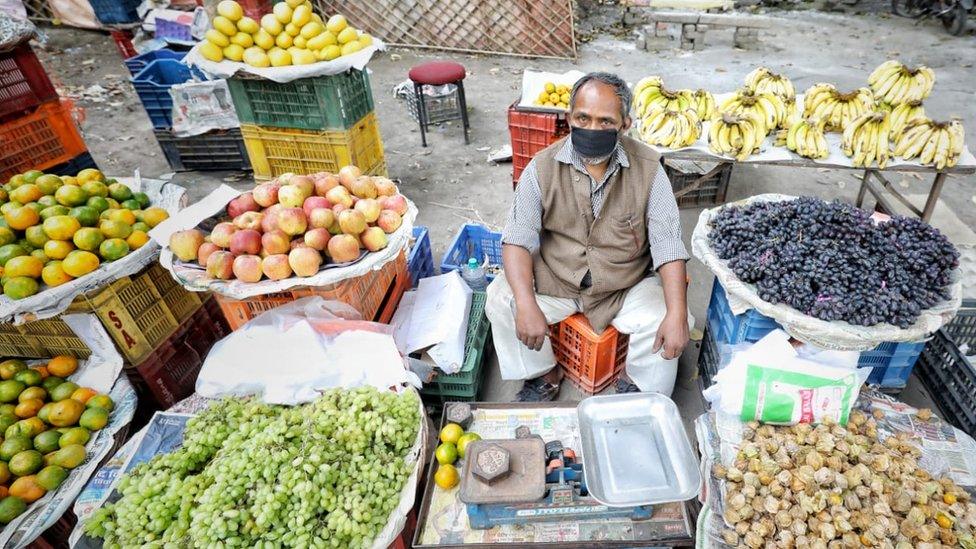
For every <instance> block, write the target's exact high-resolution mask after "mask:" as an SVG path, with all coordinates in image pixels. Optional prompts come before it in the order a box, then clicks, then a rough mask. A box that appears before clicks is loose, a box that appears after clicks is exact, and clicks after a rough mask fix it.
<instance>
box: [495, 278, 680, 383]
mask: <svg viewBox="0 0 976 549" xmlns="http://www.w3.org/2000/svg"><path fill="white" fill-rule="evenodd" d="M487 292H488V300H487V302H486V303H485V313H486V314H487V315H488V320H490V321H491V331H492V337H493V338H494V341H495V351H496V352H497V354H498V365H499V368H500V370H501V376H502V379H532V378H536V377H539V376H541V375H543V374H545V373H546V372H548V371H549V370H551V369H552V368H553V367H555V366H556V358H555V356H554V355H553V353H552V344H551V342H550V341H549V339H548V338H547V339H546V341H545V343H544V344H543V345H542V349H540V350H539V351H533V350H531V349H529V348H528V347H526V346H525V345H524V344H523V343H522V342H521V341H519V340H518V335H517V334H516V330H515V297H514V295H513V294H512V288H511V287H510V286H509V285H508V281H507V280H506V279H505V275H500V276H497V277H495V280H493V281H492V283H491V284H490V285H489V286H488V290H487ZM535 299H536V302H537V303H538V304H539V308H540V309H542V314H543V315H545V317H546V322H547V323H548V324H556V323H559V322H562V321H563V320H565V319H567V318H569V317H570V316H572V315H574V314H576V313H578V312H580V311H581V309H580V303H579V302H578V301H577V300H575V299H566V298H560V297H552V296H548V295H540V294H536V296H535ZM666 312H667V307H666V306H665V303H664V290H663V289H662V288H661V283H660V281H659V280H658V279H657V277H648V278H645V279H644V280H642V281H641V282H639V283H638V284H637V285H636V286H634V287H633V288H631V289H630V290H629V291H628V292H627V296H626V297H625V298H624V304H623V307H622V308H621V309H620V312H619V313H617V317H616V318H614V319H613V322H612V324H613V327H614V328H616V329H617V331H619V332H620V333H624V334H630V347H629V348H628V350H627V366H626V372H627V376H628V377H629V378H630V379H631V380H632V381H633V382H634V384H635V385H637V386H638V387H640V390H641V391H647V392H656V393H662V394H665V395H668V396H670V395H671V392H672V391H673V390H674V380H675V377H676V376H677V374H678V359H677V358H674V359H671V360H666V359H664V358H662V357H661V353H662V352H663V349H662V350H659V351H658V352H657V353H652V352H651V349H652V348H653V347H654V338H655V337H656V336H657V329H658V326H660V325H661V321H662V320H664V315H665V313H666ZM694 323H695V321H694V318H692V316H691V313H690V312H689V313H688V329H689V330H690V329H691V327H692V326H693V325H694Z"/></svg>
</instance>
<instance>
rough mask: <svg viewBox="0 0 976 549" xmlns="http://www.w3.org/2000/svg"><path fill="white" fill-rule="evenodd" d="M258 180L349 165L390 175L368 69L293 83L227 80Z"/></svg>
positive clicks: (243, 78)
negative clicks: (374, 109)
mask: <svg viewBox="0 0 976 549" xmlns="http://www.w3.org/2000/svg"><path fill="white" fill-rule="evenodd" d="M227 85H228V87H229V88H230V93H231V96H232V98H233V101H234V108H235V109H236V110H237V117H238V118H239V119H240V121H241V132H242V133H243V135H244V145H245V147H246V148H247V153H248V156H250V158H251V166H252V168H253V169H254V177H255V179H260V180H266V179H271V178H273V177H277V176H279V175H281V174H284V173H297V174H310V173H315V172H333V173H335V172H338V171H339V169H340V168H342V167H343V166H347V165H350V164H352V165H356V166H358V167H359V168H360V169H361V170H362V171H363V173H366V174H370V175H384V176H385V175H386V161H385V158H384V156H383V141H382V140H381V139H380V132H379V125H378V123H377V120H376V113H375V112H374V111H373V93H372V90H371V89H370V84H369V75H368V74H367V73H366V71H359V70H355V69H351V70H348V71H346V72H344V73H340V74H334V75H329V76H317V77H314V78H301V79H298V80H294V81H291V82H273V81H270V80H265V79H263V78H258V77H254V76H252V75H238V76H234V77H232V78H229V79H228V80H227Z"/></svg>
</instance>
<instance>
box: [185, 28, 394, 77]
mask: <svg viewBox="0 0 976 549" xmlns="http://www.w3.org/2000/svg"><path fill="white" fill-rule="evenodd" d="M384 49H386V45H385V44H383V42H382V41H381V40H379V39H378V38H375V37H374V38H373V45H372V46H368V47H366V48H363V49H361V50H359V51H357V52H356V53H353V54H350V55H343V56H342V57H339V58H338V59H333V60H332V61H319V62H318V63H312V64H310V65H289V66H287V67H265V68H260V67H252V66H250V65H248V64H246V63H239V62H237V61H230V60H228V59H224V60H223V61H220V62H214V61H210V60H208V59H206V58H204V57H203V55H202V54H201V53H200V46H199V45H197V46H194V48H193V49H192V50H190V51H189V53H187V54H186V57H184V58H183V63H184V64H186V65H189V66H191V67H197V68H199V69H201V70H203V71H204V72H206V73H208V74H211V75H213V76H216V77H218V78H230V77H231V76H234V75H235V74H237V73H238V72H240V73H245V74H253V75H256V76H260V77H261V78H267V79H268V80H272V81H274V82H282V83H283V82H291V81H293V80H298V79H300V78H313V77H316V76H329V75H333V74H339V73H343V72H346V71H347V70H349V69H356V70H360V71H361V70H363V69H364V68H365V67H366V64H367V63H369V60H370V58H372V57H373V53H375V52H377V51H380V50H384Z"/></svg>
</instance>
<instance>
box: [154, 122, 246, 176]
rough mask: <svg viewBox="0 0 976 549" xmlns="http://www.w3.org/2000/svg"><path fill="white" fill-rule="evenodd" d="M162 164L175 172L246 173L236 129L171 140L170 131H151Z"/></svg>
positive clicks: (242, 140) (241, 143)
mask: <svg viewBox="0 0 976 549" xmlns="http://www.w3.org/2000/svg"><path fill="white" fill-rule="evenodd" d="M154 131H155V133H156V140H158V141H159V146H160V147H161V148H162V149H163V154H165V155H166V161H167V162H169V165H170V167H171V168H173V169H174V170H177V171H184V170H200V171H207V170H250V169H251V161H250V159H249V158H248V156H247V149H245V148H244V138H243V137H242V136H241V130H240V129H237V128H235V129H232V130H212V131H209V132H207V133H204V134H200V135H194V136H192V137H175V136H173V133H172V132H171V131H170V130H154Z"/></svg>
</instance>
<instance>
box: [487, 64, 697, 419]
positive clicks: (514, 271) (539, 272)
mask: <svg viewBox="0 0 976 549" xmlns="http://www.w3.org/2000/svg"><path fill="white" fill-rule="evenodd" d="M630 103H631V92H630V90H629V89H628V88H627V84H626V83H625V82H624V81H623V80H622V79H621V78H619V77H618V76H616V75H613V74H608V73H603V72H595V73H590V74H587V75H586V76H583V77H582V78H580V79H579V80H578V81H577V82H576V84H575V85H574V86H573V90H572V92H571V93H570V100H569V114H568V120H569V125H570V134H569V136H568V137H566V138H563V139H561V140H559V141H557V142H556V143H554V144H552V145H550V146H549V147H547V148H546V149H544V150H542V151H541V152H540V153H539V154H537V155H536V156H535V158H533V159H532V161H531V162H529V164H528V166H527V167H526V168H525V170H524V171H523V172H522V176H521V177H520V178H519V183H518V187H517V188H516V190H515V198H514V201H513V203H512V209H511V212H510V214H509V217H508V222H507V224H506V226H505V230H504V233H503V236H502V262H503V264H504V267H505V276H499V277H496V278H495V280H494V281H493V282H492V283H491V285H490V286H489V287H488V290H487V292H488V296H487V297H488V299H487V304H486V307H485V312H486V313H487V315H488V318H489V320H491V326H492V334H493V336H494V341H495V348H496V351H497V354H498V362H499V367H500V369H501V376H502V378H503V379H510V380H515V379H521V380H524V383H523V386H522V389H521V391H519V393H518V396H517V400H519V401H548V400H553V399H554V398H555V397H556V396H557V394H558V392H559V383H560V381H561V380H562V371H561V369H560V368H556V367H555V366H556V359H555V357H554V355H553V351H552V345H551V344H550V342H549V340H548V337H547V335H548V331H549V326H550V325H552V324H556V323H559V322H561V321H562V320H564V319H566V318H568V317H569V316H571V315H573V314H575V313H578V312H582V313H583V314H584V315H586V318H587V319H588V320H589V322H590V324H591V326H592V327H593V329H594V330H595V331H596V332H597V333H602V332H603V330H604V329H606V328H607V326H610V325H612V326H613V327H614V328H616V329H617V330H618V331H619V332H621V333H625V334H630V336H631V337H630V348H629V350H628V352H627V364H626V371H625V374H624V375H622V376H621V378H620V379H618V381H617V387H616V389H617V392H633V391H638V390H640V391H654V392H659V393H663V394H665V395H670V394H671V391H672V390H673V389H674V381H675V377H676V375H677V368H678V357H679V356H680V355H681V352H682V351H683V350H684V348H685V346H686V345H687V344H688V333H689V330H690V327H691V325H692V324H693V322H694V320H693V319H692V317H691V315H690V314H689V312H688V306H687V286H686V284H687V282H686V275H685V261H687V260H688V257H689V256H688V252H687V250H686V249H685V246H684V244H683V243H682V241H681V223H680V219H679V216H678V205H677V203H676V202H675V199H674V194H673V192H672V190H671V183H670V181H668V178H667V175H665V173H664V169H663V167H662V166H661V158H660V156H659V155H658V154H657V153H656V152H654V151H653V150H652V149H650V148H649V147H647V146H646V145H644V144H642V143H640V142H639V141H637V140H634V139H631V138H630V137H627V136H625V135H624V133H625V132H626V131H627V129H628V128H630V125H631V118H630ZM655 275H656V276H655Z"/></svg>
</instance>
